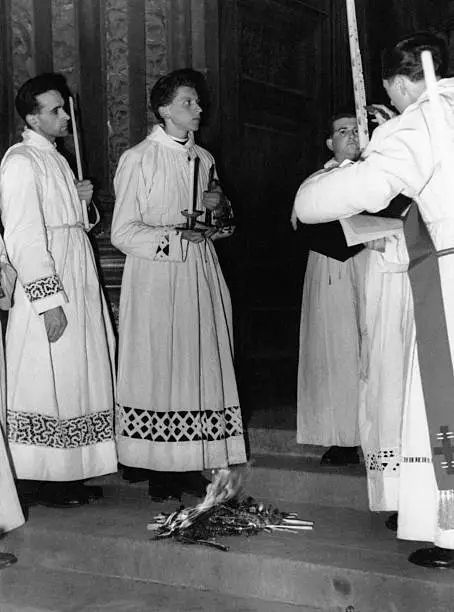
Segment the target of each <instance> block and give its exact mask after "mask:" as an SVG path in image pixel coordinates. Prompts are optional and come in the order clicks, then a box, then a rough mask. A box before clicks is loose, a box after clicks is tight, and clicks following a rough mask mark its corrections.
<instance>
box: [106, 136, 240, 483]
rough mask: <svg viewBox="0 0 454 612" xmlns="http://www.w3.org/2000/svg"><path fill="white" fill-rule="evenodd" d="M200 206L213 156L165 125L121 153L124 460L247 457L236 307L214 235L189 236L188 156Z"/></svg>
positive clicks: (194, 463) (162, 462) (187, 465)
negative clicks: (185, 231) (195, 170)
mask: <svg viewBox="0 0 454 612" xmlns="http://www.w3.org/2000/svg"><path fill="white" fill-rule="evenodd" d="M194 155H197V156H198V157H199V159H200V168H199V180H198V194H197V195H198V205H199V208H200V203H201V198H202V192H203V190H204V189H206V188H207V183H208V175H209V171H210V167H211V166H212V164H213V163H214V160H213V158H212V156H211V155H210V154H209V153H208V152H207V151H205V149H203V148H201V147H199V146H197V145H195V144H194V142H193V140H192V138H191V139H190V140H189V141H188V142H187V143H186V144H184V145H183V144H181V143H179V142H177V141H175V140H173V139H172V138H170V137H169V136H168V135H167V134H166V133H165V131H164V130H163V129H162V128H161V127H160V126H155V127H154V129H153V131H152V132H151V134H150V135H149V136H148V137H147V138H146V139H145V140H144V141H142V142H141V143H139V144H138V145H137V146H136V147H133V148H132V149H130V150H128V151H127V152H126V153H125V154H124V155H123V156H122V158H121V159H120V162H119V166H118V169H117V173H116V176H115V181H114V185H115V193H116V203H115V210H114V216H113V222H112V233H111V237H112V243H113V245H114V246H116V247H117V248H118V249H119V250H121V251H122V252H123V253H125V254H126V256H127V257H126V263H125V267H124V272H123V280H122V289H121V299H120V327H119V330H120V338H119V369H118V388H117V389H118V393H117V401H118V426H117V435H118V453H119V459H120V461H121V462H122V463H124V464H125V465H129V466H136V467H142V468H149V469H153V470H159V471H195V470H202V469H207V468H220V467H226V466H228V465H231V464H239V463H243V462H244V461H245V460H246V454H245V445H244V437H243V426H242V418H241V411H240V405H239V400H238V393H237V386H236V381H235V373H234V368H233V344H232V341H233V338H232V312H231V304H230V295H229V291H228V289H227V286H226V284H225V281H224V278H223V275H222V272H221V269H220V266H219V263H218V259H217V256H216V252H215V250H214V247H213V244H212V242H211V240H209V239H208V240H206V241H204V242H202V243H200V244H195V243H192V242H187V241H185V240H182V238H181V234H180V233H179V232H178V229H176V228H175V226H176V225H178V224H182V223H184V221H185V218H184V217H183V215H182V214H181V212H182V210H184V209H187V208H188V207H189V206H188V204H189V198H190V191H191V190H190V180H191V162H190V159H192V158H193V157H194Z"/></svg>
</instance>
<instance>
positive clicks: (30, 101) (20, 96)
mask: <svg viewBox="0 0 454 612" xmlns="http://www.w3.org/2000/svg"><path fill="white" fill-rule="evenodd" d="M51 90H54V91H58V92H60V93H61V95H62V97H63V99H65V100H66V99H67V98H68V96H69V89H68V85H67V84H66V79H65V77H64V76H63V75H62V74H59V73H57V72H46V73H45V74H39V75H38V76H35V77H33V78H32V79H29V80H28V81H25V83H24V84H23V85H21V87H20V88H19V91H18V92H17V95H16V99H15V102H14V103H15V106H16V110H17V112H18V113H19V116H20V117H21V118H22V119H23V120H24V121H26V119H25V118H26V116H27V115H34V114H36V113H38V112H39V110H40V106H39V102H38V100H37V99H36V98H37V97H38V96H40V95H41V94H43V93H46V92H47V91H51Z"/></svg>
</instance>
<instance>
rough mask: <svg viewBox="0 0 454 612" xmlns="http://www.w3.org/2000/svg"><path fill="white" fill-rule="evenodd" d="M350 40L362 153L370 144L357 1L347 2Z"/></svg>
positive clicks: (347, 0)
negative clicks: (357, 19)
mask: <svg viewBox="0 0 454 612" xmlns="http://www.w3.org/2000/svg"><path fill="white" fill-rule="evenodd" d="M346 2H347V20H348V39H349V42H350V59H351V64H352V78H353V93H354V96H355V110H356V121H357V122H358V138H359V147H360V149H361V151H362V150H363V149H365V148H366V146H367V145H368V143H369V129H368V125H367V109H366V90H365V87H364V74H363V64H362V61H361V51H360V49H359V38H358V24H357V21H356V8H355V0H346Z"/></svg>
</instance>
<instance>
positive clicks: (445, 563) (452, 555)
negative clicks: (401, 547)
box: [408, 546, 454, 569]
mask: <svg viewBox="0 0 454 612" xmlns="http://www.w3.org/2000/svg"><path fill="white" fill-rule="evenodd" d="M408 560H409V561H410V563H414V564H415V565H422V566H423V567H434V568H437V569H454V550H451V549H450V548H439V547H438V546H433V547H432V548H419V549H418V550H415V552H412V553H411V555H410V556H409V557H408Z"/></svg>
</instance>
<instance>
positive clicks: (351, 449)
mask: <svg viewBox="0 0 454 612" xmlns="http://www.w3.org/2000/svg"><path fill="white" fill-rule="evenodd" d="M358 464H359V454H358V447H357V446H331V448H329V449H328V450H327V451H326V453H325V454H324V455H323V457H322V458H321V460H320V465H330V466H333V467H340V466H346V465H358Z"/></svg>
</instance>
